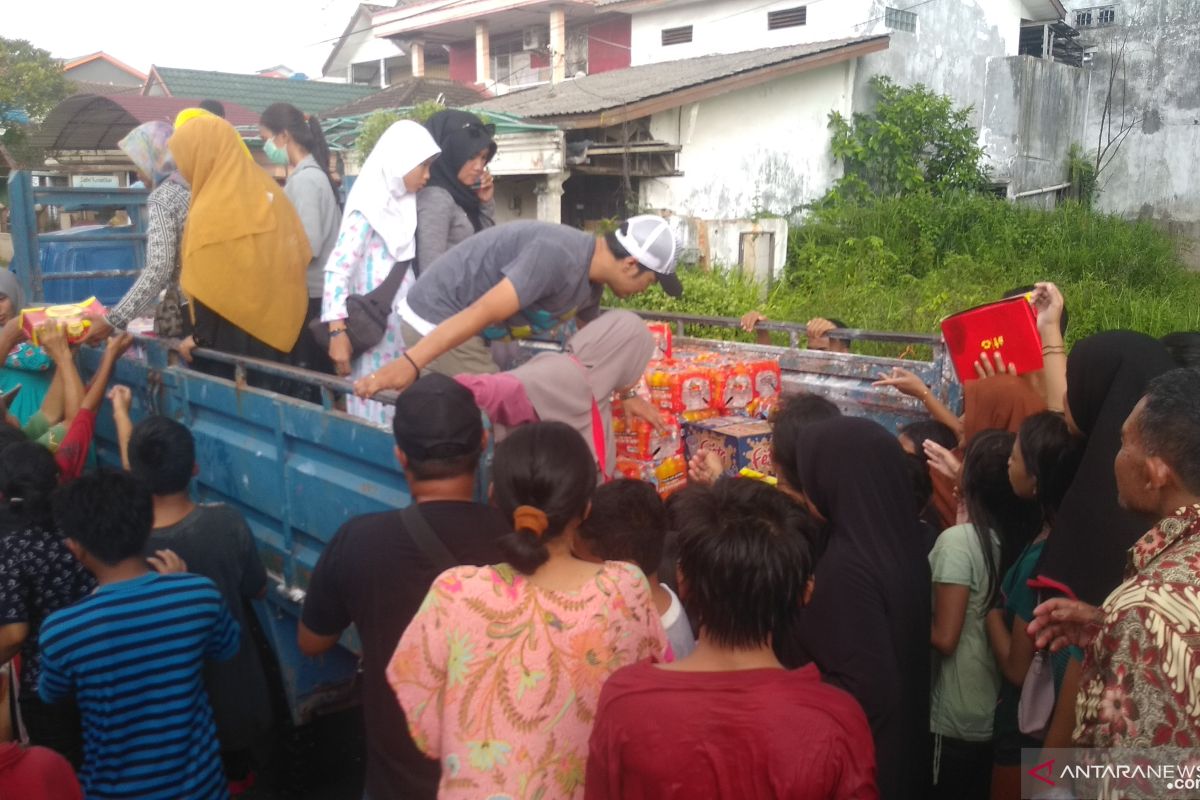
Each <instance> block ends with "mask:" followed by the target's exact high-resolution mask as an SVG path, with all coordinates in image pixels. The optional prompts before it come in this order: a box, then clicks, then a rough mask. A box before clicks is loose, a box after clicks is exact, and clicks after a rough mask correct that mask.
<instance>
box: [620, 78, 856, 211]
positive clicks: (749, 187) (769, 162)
mask: <svg viewBox="0 0 1200 800" xmlns="http://www.w3.org/2000/svg"><path fill="white" fill-rule="evenodd" d="M854 71H855V64H854V62H848V63H845V64H838V65H835V66H830V67H826V68H824V69H820V70H815V71H813V72H806V73H803V74H800V75H794V76H791V77H788V78H782V79H780V80H776V81H771V82H769V83H765V84H761V85H759V86H756V87H753V88H750V89H745V90H742V91H738V92H731V93H729V94H724V95H720V96H718V97H714V98H712V99H710V100H704V101H702V102H699V103H693V104H690V105H687V106H684V107H682V108H678V109H672V110H671V111H665V112H662V113H660V114H655V115H654V116H653V117H652V118H651V121H650V130H651V133H652V134H653V136H654V137H655V138H656V139H661V140H663V141H667V142H671V143H674V144H680V145H682V146H683V151H682V152H681V153H680V154H679V167H680V169H681V170H682V171H683V176H682V177H676V178H660V179H654V180H643V181H642V182H641V187H642V188H641V192H642V196H641V201H642V205H644V206H647V207H649V208H662V209H670V210H672V211H674V212H675V213H678V214H683V215H686V216H692V217H698V218H700V219H710V220H712V219H741V218H747V217H753V216H759V215H761V214H763V213H768V214H779V215H784V216H790V215H791V214H792V213H793V212H794V211H796V210H797V209H798V208H799V207H800V206H802V205H803V204H805V203H810V202H812V201H813V200H816V199H817V198H819V197H820V196H821V195H823V194H824V193H825V192H826V190H827V189H828V188H829V186H830V184H831V183H832V181H833V180H834V179H836V177H837V176H838V175H839V174H840V170H839V168H838V167H837V166H836V165H835V164H834V162H833V158H832V156H831V155H830V152H829V131H828V118H829V112H830V111H831V110H833V109H839V110H841V111H843V113H845V112H846V111H848V109H849V99H850V87H851V86H852V85H853V75H854Z"/></svg>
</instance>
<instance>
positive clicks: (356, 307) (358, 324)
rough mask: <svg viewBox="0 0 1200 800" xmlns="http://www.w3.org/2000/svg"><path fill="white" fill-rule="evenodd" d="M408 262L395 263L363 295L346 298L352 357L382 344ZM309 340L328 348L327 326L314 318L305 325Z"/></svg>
mask: <svg viewBox="0 0 1200 800" xmlns="http://www.w3.org/2000/svg"><path fill="white" fill-rule="evenodd" d="M412 263H413V262H412V261H411V260H410V261H397V262H396V263H395V264H393V265H392V269H391V271H390V272H388V276H387V277H386V278H384V280H383V283H381V284H379V285H378V286H376V287H375V288H374V289H372V290H371V291H369V292H367V293H366V294H352V295H350V296H349V297H347V298H346V333H345V335H346V336H347V337H349V339H350V352H351V353H352V354H353V355H355V356H358V355H361V354H362V353H364V352H366V351H367V350H370V349H371V348H372V347H374V346H375V345H377V344H379V343H380V342H382V341H383V337H384V334H386V333H387V325H388V315H390V314H391V313H392V303H393V302H395V300H396V292H398V291H400V284H401V283H403V282H404V276H405V275H407V274H408V270H409V267H410V266H411V265H412ZM308 329H309V331H311V332H312V335H313V338H314V339H316V341H317V344H318V345H320V346H321V347H322V348H323V349H325V350H328V349H329V339H330V336H329V323H328V322H321V320H319V319H314V320H313V321H312V322H310V323H308Z"/></svg>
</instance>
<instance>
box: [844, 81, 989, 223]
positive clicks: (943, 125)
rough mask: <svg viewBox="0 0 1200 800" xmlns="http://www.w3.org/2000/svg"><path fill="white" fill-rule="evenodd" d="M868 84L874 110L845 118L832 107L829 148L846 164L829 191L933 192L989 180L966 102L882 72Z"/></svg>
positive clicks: (852, 195) (853, 194) (849, 194)
mask: <svg viewBox="0 0 1200 800" xmlns="http://www.w3.org/2000/svg"><path fill="white" fill-rule="evenodd" d="M871 88H872V89H874V90H875V92H876V94H877V95H878V96H879V99H878V103H877V105H876V107H875V111H874V112H873V113H870V114H861V113H856V114H854V116H853V117H852V118H851V119H849V120H847V119H846V118H845V117H844V116H842V115H841V114H840V113H838V112H836V111H834V112H831V113H830V115H829V128H830V130H831V131H832V132H833V136H832V142H831V148H832V150H833V156H834V158H836V159H838V160H839V161H841V162H842V166H843V177H842V178H841V180H839V181H838V183H837V184H836V185H835V186H834V189H833V191H832V192H831V194H830V198H829V199H831V200H837V199H851V200H852V199H858V198H862V197H865V196H869V195H875V196H882V197H898V196H900V195H903V194H908V193H912V192H920V191H928V192H930V193H932V194H935V195H936V194H944V193H946V192H950V191H961V190H968V191H974V190H977V189H979V188H981V187H982V186H983V185H984V184H986V183H987V181H988V175H987V170H986V169H985V168H984V166H983V155H984V153H983V148H981V147H980V146H979V144H978V133H977V132H976V130H975V129H974V128H973V127H971V124H970V116H971V108H970V107H967V108H960V109H956V108H955V107H954V103H953V101H951V99H950V98H949V97H947V96H945V95H940V94H936V93H934V92H932V91H930V90H929V89H927V88H925V86H923V85H921V84H917V85H915V86H900V85H899V84H897V83H895V82H894V81H893V80H892V79H891V78H888V77H886V76H883V75H876V76H875V77H873V78H872V79H871Z"/></svg>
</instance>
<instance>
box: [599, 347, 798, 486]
mask: <svg viewBox="0 0 1200 800" xmlns="http://www.w3.org/2000/svg"><path fill="white" fill-rule="evenodd" d="M649 328H650V330H651V332H652V333H654V335H655V340H656V343H657V344H656V354H655V355H656V358H655V360H653V361H651V362H650V365H649V366H648V367H647V369H646V374H645V377H644V379H643V381H642V383H641V385H640V387H639V391H640V392H641V395H642V397H643V398H644V399H646V400H648V401H649V402H650V403H651V404H653V405H654V406H656V407H657V408H659V409H660V410H661V411H664V412H667V413H665V414H663V418H664V422H665V423H666V431H665V432H662V433H660V432H658V431H657V430H655V429H654V427H653V426H652V425H651V424H650V423H648V422H646V421H645V420H642V419H630V418H627V417H625V416H624V414H623V411H622V407H621V404H620V403H614V405H613V432H614V434H615V436H616V442H617V471H618V473H620V474H621V475H623V476H625V477H628V478H638V479H641V480H645V481H648V482H650V483H652V484H654V485H655V487H657V489H658V491H659V494H660V495H662V496H663V497H667V496H669V495H671V494H672V493H674V492H676V491H678V490H679V489H681V488H683V486H685V485H686V484H687V459H688V457H690V456H691V455H694V453H689V452H685V442H687V441H689V440H694V439H695V438H696V437H695V436H694V435H693V431H699V430H702V429H708V428H710V427H713V426H715V425H718V420H719V421H720V423H722V424H732V423H734V422H742V423H750V424H751V425H752V427H753V428H754V430H757V429H758V428H759V427H762V428H765V427H766V426H765V423H763V424H762V425H761V426H754V425H753V422H754V420H755V419H757V420H760V421H762V420H765V419H766V418H767V416H768V415H769V414H770V412H771V410H772V409H773V408H774V406H775V403H776V402H777V399H778V396H779V391H780V387H781V375H780V370H779V362H778V361H774V360H772V359H766V358H762V359H746V358H741V357H738V356H736V355H733V354H730V353H721V352H717V351H715V350H706V349H701V348H675V347H674V346H673V342H672V336H671V329H670V326H668V325H665V324H661V323H651V324H650V325H649ZM726 449H727V450H728V448H726ZM723 460H724V461H726V462H731V463H730V464H727V466H730V468H731V474H732V473H734V472H737V471H738V470H739V469H741V468H742V467H748V466H752V465H751V464H749V463H747V464H741V463H739V461H740V460H745V459H744V458H741V459H739V454H738V452H737V448H736V447H734V448H733V451H732V452H726V453H723ZM754 466H756V468H761V467H762V464H761V463H759V461H758V460H756V461H755V464H754Z"/></svg>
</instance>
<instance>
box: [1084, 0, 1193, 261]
mask: <svg viewBox="0 0 1200 800" xmlns="http://www.w3.org/2000/svg"><path fill="white" fill-rule="evenodd" d="M1067 5H1068V7H1069V8H1071V9H1072V11H1074V10H1077V9H1080V8H1090V7H1092V6H1093V5H1094V4H1093V3H1091V2H1078V0H1075V1H1074V2H1068V3H1067ZM1068 20H1069V21H1073V20H1074V14H1071V15H1069V17H1068ZM1198 20H1200V0H1124V2H1122V3H1120V4H1118V5H1117V19H1116V23H1115V24H1114V25H1112V26H1109V27H1103V28H1094V29H1083V31H1082V33H1083V38H1084V40H1085V41H1086V42H1087V43H1088V44H1090V45H1092V46H1094V47H1096V53H1095V56H1094V57H1093V60H1092V63H1091V65H1090V69H1091V71H1092V82H1091V96H1090V102H1089V111H1088V121H1087V140H1086V146H1087V147H1088V148H1089V149H1090V150H1091V151H1092V152H1093V153H1094V152H1095V150H1096V147H1097V144H1098V143H1101V144H1102V143H1103V141H1107V136H1105V137H1103V139H1102V137H1101V119H1102V114H1103V109H1104V101H1105V98H1106V97H1107V96H1108V93H1109V91H1108V76H1109V68H1110V66H1111V65H1112V64H1114V63H1117V64H1118V66H1119V67H1120V68H1119V69H1118V74H1117V79H1116V81H1115V83H1114V88H1113V97H1114V103H1115V111H1116V113H1115V117H1116V118H1115V120H1114V122H1113V126H1114V133H1116V131H1117V130H1118V129H1119V127H1120V117H1121V112H1122V110H1123V111H1124V113H1125V117H1126V119H1127V120H1133V121H1136V123H1137V124H1136V125H1134V127H1133V129H1132V130H1131V132H1130V133H1129V135H1128V136H1127V137H1126V139H1125V141H1124V143H1123V144H1122V145H1121V147H1120V149H1119V151H1118V152H1117V155H1116V157H1115V158H1113V160H1112V162H1111V164H1110V165H1109V166H1108V167H1106V168H1105V169H1104V171H1103V173H1102V174H1101V176H1100V196H1099V198H1098V204H1099V207H1100V208H1101V209H1103V210H1106V211H1111V212H1113V213H1116V214H1120V215H1122V216H1126V217H1130V218H1134V217H1137V218H1143V219H1151V220H1155V221H1157V222H1159V223H1160V224H1161V225H1162V226H1163V227H1164V228H1167V229H1169V230H1171V231H1173V232H1175V233H1178V234H1180V235H1182V236H1185V237H1187V238H1188V239H1191V240H1192V241H1193V242H1197V243H1200V158H1197V155H1198V154H1200V81H1198V80H1197V76H1200V24H1198ZM1126 37H1128V38H1126ZM1122 42H1124V57H1123V59H1122V58H1119V57H1118V56H1119V54H1120V52H1121V49H1122ZM1189 260H1190V261H1191V262H1192V263H1193V265H1194V266H1197V267H1200V247H1193V248H1192V251H1191V253H1190V254H1189Z"/></svg>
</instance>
